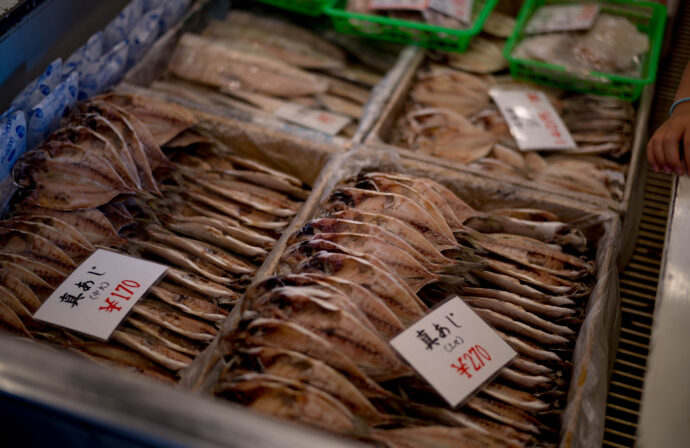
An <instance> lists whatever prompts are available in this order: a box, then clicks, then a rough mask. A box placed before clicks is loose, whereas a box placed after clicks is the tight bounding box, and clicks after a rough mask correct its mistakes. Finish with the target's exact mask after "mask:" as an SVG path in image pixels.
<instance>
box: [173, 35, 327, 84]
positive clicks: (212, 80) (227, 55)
mask: <svg viewBox="0 0 690 448" xmlns="http://www.w3.org/2000/svg"><path fill="white" fill-rule="evenodd" d="M169 69H170V71H171V72H172V73H174V74H175V75H177V76H180V77H182V78H185V79H188V80H190V81H196V82H201V83H205V84H209V85H211V86H214V87H219V88H220V87H223V88H227V89H249V90H255V91H258V92H264V93H267V94H269V95H275V96H279V97H292V96H302V95H311V94H316V93H324V92H325V91H326V90H327V89H328V84H327V83H325V82H323V80H321V79H319V78H317V77H315V76H313V75H311V74H309V73H307V72H304V71H302V70H299V69H297V68H295V67H292V66H291V65H288V64H285V63H282V62H278V61H276V60H273V59H268V58H265V57H262V56H258V55H252V54H248V53H242V52H238V51H235V50H232V49H230V48H227V47H226V46H224V45H223V44H219V43H216V42H215V41H214V40H211V39H207V38H203V37H200V36H195V35H192V34H184V35H183V36H182V37H181V38H180V41H179V43H178V46H177V48H176V49H175V53H174V54H173V57H172V60H171V61H170V66H169Z"/></svg>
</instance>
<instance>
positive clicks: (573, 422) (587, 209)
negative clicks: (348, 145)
mask: <svg viewBox="0 0 690 448" xmlns="http://www.w3.org/2000/svg"><path fill="white" fill-rule="evenodd" d="M372 170H373V171H392V172H400V173H403V174H409V175H413V176H420V177H425V178H429V179H432V180H435V181H437V182H440V183H441V184H443V185H445V186H446V187H448V188H449V189H451V190H452V191H453V192H454V193H456V194H457V195H458V196H459V197H460V198H463V199H466V200H467V202H468V204H469V205H470V206H472V207H473V208H475V209H477V210H481V211H490V210H492V209H501V208H505V207H511V208H538V209H540V210H545V211H548V212H551V213H553V214H555V215H556V216H558V217H559V219H560V220H562V221H563V222H566V223H568V224H570V225H572V226H575V227H577V228H578V229H580V230H581V231H582V232H583V233H584V234H585V235H586V236H587V237H588V239H589V241H590V242H591V244H593V247H594V248H595V253H596V263H597V272H596V283H595V285H594V288H593V289H592V292H591V294H590V296H589V300H588V302H587V307H586V310H587V313H586V316H585V319H584V322H583V324H582V326H581V327H580V330H579V334H578V336H577V341H576V345H575V350H574V354H573V358H572V362H573V364H574V367H573V370H572V376H571V378H572V380H571V383H570V386H569V392H568V399H567V405H566V407H565V410H564V412H563V413H562V417H561V434H560V446H563V447H590V446H596V445H597V444H600V443H601V439H602V437H603V422H604V415H605V405H606V387H607V383H608V375H609V371H610V366H611V360H612V359H613V355H614V353H615V346H616V344H617V337H618V327H619V324H620V311H619V306H618V305H619V296H618V272H617V267H616V258H617V255H618V252H619V250H620V245H621V239H620V238H621V234H620V221H619V219H618V217H617V216H616V214H615V213H613V212H610V211H606V210H601V209H597V208H595V207H592V206H585V205H583V204H581V203H577V202H573V201H570V200H567V199H563V198H554V197H553V196H550V195H547V194H544V193H539V192H535V191H533V190H529V189H522V188H519V187H515V186H509V185H505V184H500V183H497V182H494V181H491V180H486V179H481V178H479V177H477V176H476V175H472V174H467V173H461V172H457V171H453V170H449V169H447V168H443V167H440V166H437V165H433V164H427V163H424V162H419V161H413V160H409V159H400V158H399V156H398V155H397V154H395V152H393V151H378V150H376V151H371V150H369V149H358V150H355V151H351V152H348V153H346V154H343V155H339V156H337V157H336V158H334V159H333V160H332V161H331V162H330V163H329V164H328V165H327V166H326V167H325V168H324V169H323V170H322V171H321V173H320V175H319V180H318V181H317V183H316V185H315V186H314V189H313V191H312V195H311V196H310V198H309V199H308V201H307V203H306V204H305V206H304V208H303V210H302V212H301V213H300V214H299V215H298V216H297V217H296V218H295V220H294V221H293V223H292V224H291V225H290V227H289V228H288V229H286V231H285V233H284V234H283V236H282V238H281V240H280V241H279V242H278V244H277V245H276V246H275V248H274V250H273V252H272V253H271V255H270V256H269V257H268V258H267V259H266V261H265V263H264V265H263V266H262V268H261V270H260V271H259V272H258V273H257V276H256V277H255V279H254V282H253V284H257V283H259V282H261V281H263V280H265V279H267V278H268V277H270V276H271V275H274V273H275V272H276V271H277V269H278V267H279V265H280V259H281V257H282V255H283V254H284V252H285V249H286V245H287V240H288V239H289V237H290V235H291V233H292V232H294V231H296V230H298V229H300V228H301V227H302V226H303V224H304V223H305V222H306V221H308V220H309V219H312V218H314V217H315V216H316V214H317V212H318V211H319V206H320V204H321V203H322V201H324V200H325V199H326V198H327V197H328V196H329V195H330V193H331V192H332V190H333V188H334V187H335V186H336V185H337V184H338V183H339V182H341V181H343V180H344V179H347V178H349V177H351V176H353V175H356V174H357V173H360V172H361V171H365V172H366V171H372ZM245 309H246V304H245V303H244V302H240V304H238V306H236V307H235V309H234V310H233V312H232V313H231V315H230V316H229V317H228V319H227V320H226V321H225V323H224V327H223V329H222V331H221V333H222V334H221V335H219V337H218V338H217V339H216V341H214V343H212V344H211V346H210V347H209V348H208V349H207V351H206V352H205V353H204V354H202V356H200V357H199V358H197V360H196V361H195V363H194V364H193V365H192V366H190V368H189V369H188V370H187V371H186V374H187V375H186V377H185V378H183V384H184V385H185V386H186V387H189V388H191V389H194V390H199V391H203V392H206V393H208V392H210V391H211V390H212V388H213V387H214V386H215V384H216V382H217V379H218V375H219V374H220V372H221V371H223V369H224V368H225V367H226V366H225V361H224V360H223V356H224V354H223V353H222V351H221V350H220V345H221V344H220V343H219V340H221V339H222V338H223V336H222V335H223V334H229V333H230V332H232V331H233V330H234V329H235V328H236V326H237V325H238V323H239V320H240V316H241V314H242V312H243V311H244V310H245Z"/></svg>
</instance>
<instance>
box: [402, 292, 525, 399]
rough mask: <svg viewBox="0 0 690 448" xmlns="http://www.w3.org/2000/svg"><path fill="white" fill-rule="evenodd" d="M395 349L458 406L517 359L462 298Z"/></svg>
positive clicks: (443, 307) (442, 307) (424, 320)
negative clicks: (511, 361)
mask: <svg viewBox="0 0 690 448" xmlns="http://www.w3.org/2000/svg"><path fill="white" fill-rule="evenodd" d="M391 345H393V347H394V348H395V349H396V350H397V351H398V352H399V353H400V354H401V355H402V356H403V357H404V358H405V359H406V360H407V361H408V362H409V363H410V364H411V365H412V367H414V368H415V369H416V370H417V371H418V372H419V373H420V374H421V375H422V376H423V377H424V378H425V379H426V380H427V381H428V382H429V383H430V384H431V385H432V386H433V387H434V389H436V391H438V393H439V394H440V395H441V396H442V397H443V398H444V399H445V400H446V401H447V402H448V403H449V404H450V405H451V406H457V405H459V404H460V403H462V402H463V401H464V400H465V398H467V397H468V396H469V395H471V394H472V393H473V392H474V391H475V390H477V389H478V388H479V387H480V386H482V385H483V384H484V383H485V382H486V381H488V380H490V379H491V378H493V376H494V375H495V374H496V372H498V371H499V370H500V369H501V368H503V367H504V366H505V365H506V364H507V363H508V362H510V360H512V359H513V358H514V357H515V356H516V355H517V353H515V351H514V350H513V349H512V348H510V346H508V344H506V343H505V342H504V341H503V339H501V338H500V337H499V336H498V334H496V332H495V331H494V330H493V329H492V328H491V327H490V326H489V325H488V324H486V323H485V322H484V321H483V320H482V319H481V318H480V317H479V316H478V315H477V314H476V313H475V312H474V311H472V309H471V308H470V307H469V306H467V305H466V304H465V302H463V301H462V300H461V299H460V298H459V297H453V298H452V299H450V300H448V301H446V302H445V303H443V304H442V305H440V306H439V307H437V308H435V309H434V310H432V311H431V312H430V313H429V314H427V315H426V316H424V317H423V318H422V319H420V320H419V321H418V322H416V323H415V324H414V325H412V326H411V327H409V328H407V329H406V330H405V331H404V332H402V333H401V334H399V335H398V336H396V337H395V338H394V339H393V340H392V341H391Z"/></svg>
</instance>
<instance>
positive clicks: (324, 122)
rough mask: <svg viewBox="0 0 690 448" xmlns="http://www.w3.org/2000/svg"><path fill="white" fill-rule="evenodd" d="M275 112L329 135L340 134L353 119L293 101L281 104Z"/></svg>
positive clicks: (278, 115) (286, 118)
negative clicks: (293, 102)
mask: <svg viewBox="0 0 690 448" xmlns="http://www.w3.org/2000/svg"><path fill="white" fill-rule="evenodd" d="M273 114H274V115H275V116H277V117H279V118H282V119H283V120H286V121H289V122H291V123H295V124H298V125H300V126H304V127H306V128H309V129H315V130H317V131H321V132H323V133H326V134H329V135H336V134H338V132H340V131H341V130H342V129H343V128H344V127H345V126H347V125H348V124H350V122H351V121H352V119H351V118H350V117H345V116H343V115H337V114H333V113H330V112H326V111H323V110H319V109H312V108H310V107H306V106H301V105H299V104H292V103H288V104H285V105H283V106H280V107H279V108H278V109H276V110H275V111H274V112H273Z"/></svg>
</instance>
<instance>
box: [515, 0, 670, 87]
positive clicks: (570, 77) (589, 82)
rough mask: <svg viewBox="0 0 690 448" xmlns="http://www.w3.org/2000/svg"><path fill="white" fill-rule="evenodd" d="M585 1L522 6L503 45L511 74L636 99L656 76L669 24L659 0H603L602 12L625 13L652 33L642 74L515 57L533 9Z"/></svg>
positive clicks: (548, 0) (531, 1)
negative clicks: (584, 70)
mask: <svg viewBox="0 0 690 448" xmlns="http://www.w3.org/2000/svg"><path fill="white" fill-rule="evenodd" d="M577 3H582V2H579V1H576V0H527V2H526V3H525V5H524V6H523V7H522V9H521V10H520V15H519V16H518V20H517V24H516V26H515V30H514V31H513V34H512V36H511V37H510V39H509V40H508V42H507V44H506V46H505V48H504V52H503V54H504V56H505V58H506V59H507V60H508V62H509V63H510V74H511V75H512V76H513V77H514V78H518V79H524V80H529V81H533V82H536V83H540V84H546V85H550V86H554V87H559V88H562V89H566V90H574V91H578V92H585V93H595V94H599V95H609V96H616V97H618V98H622V99H625V100H631V101H633V100H636V99H637V98H639V96H640V94H641V93H642V89H643V88H644V86H645V85H647V84H651V83H653V82H654V80H655V79H656V73H657V66H658V64H659V55H660V53H661V45H662V43H663V39H664V29H665V26H666V8H665V7H664V6H663V5H661V4H658V3H652V2H645V1H635V0H600V1H597V2H596V3H597V4H599V5H600V11H601V13H607V14H612V15H617V16H624V17H626V18H627V19H628V20H630V21H631V22H632V23H634V24H635V25H636V26H637V28H638V29H639V30H640V32H642V33H645V34H646V35H647V36H649V43H650V48H649V51H648V52H647V54H646V55H645V57H644V58H643V60H642V65H641V73H640V77H639V78H636V77H630V76H623V75H616V74H611V73H601V72H596V71H590V72H588V73H576V72H574V71H572V70H567V69H566V68H565V67H562V66H559V65H554V64H549V63H547V62H542V61H535V60H529V59H521V58H517V57H513V51H514V50H515V48H516V47H517V46H518V45H519V44H520V42H521V41H522V39H523V38H524V37H525V36H526V34H525V32H524V30H525V27H526V26H527V24H528V23H529V20H530V19H531V18H532V15H533V14H534V12H535V11H536V10H537V9H538V8H540V7H541V6H544V5H564V4H577Z"/></svg>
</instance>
